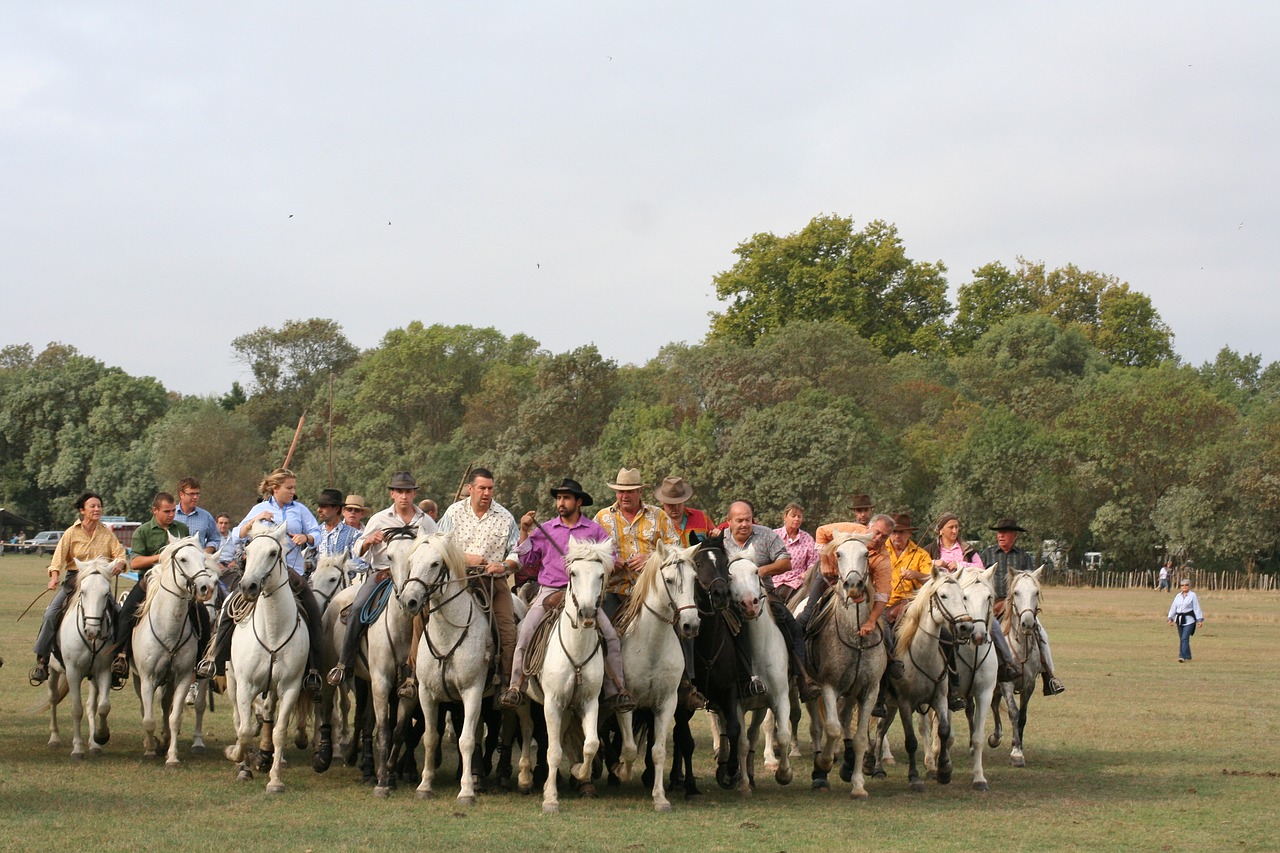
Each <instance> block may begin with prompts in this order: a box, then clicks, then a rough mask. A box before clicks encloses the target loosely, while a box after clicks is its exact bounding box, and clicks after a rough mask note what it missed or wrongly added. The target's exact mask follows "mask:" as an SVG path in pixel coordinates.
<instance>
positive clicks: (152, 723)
mask: <svg viewBox="0 0 1280 853" xmlns="http://www.w3.org/2000/svg"><path fill="white" fill-rule="evenodd" d="M140 682H141V683H140V687H139V694H138V696H139V698H140V699H141V700H142V757H143V758H155V757H156V716H155V714H156V712H155V702H156V685H155V683H154V682H153V681H152V680H151V676H150V675H143V676H142V678H141V679H140Z"/></svg>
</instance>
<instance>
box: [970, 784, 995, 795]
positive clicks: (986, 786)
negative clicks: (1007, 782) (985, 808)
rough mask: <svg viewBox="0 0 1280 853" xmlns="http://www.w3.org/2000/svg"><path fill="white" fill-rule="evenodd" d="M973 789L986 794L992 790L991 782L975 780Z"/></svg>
mask: <svg viewBox="0 0 1280 853" xmlns="http://www.w3.org/2000/svg"><path fill="white" fill-rule="evenodd" d="M973 790H975V791H982V792H983V793H984V794H985V793H986V792H987V791H990V790H991V786H990V785H989V784H987V783H986V782H974V783H973Z"/></svg>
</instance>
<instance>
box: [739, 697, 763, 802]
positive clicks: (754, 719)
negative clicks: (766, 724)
mask: <svg viewBox="0 0 1280 853" xmlns="http://www.w3.org/2000/svg"><path fill="white" fill-rule="evenodd" d="M750 713H751V722H750V723H748V722H747V719H746V713H745V712H744V713H743V716H742V719H741V721H740V722H739V723H738V769H739V771H740V772H741V778H740V779H739V780H738V793H739V794H740V795H742V796H744V797H749V796H751V794H752V793H753V792H754V791H755V787H756V745H757V744H758V743H759V741H760V719H761V717H762V716H763V713H762V712H761V711H759V710H756V711H751V712H750Z"/></svg>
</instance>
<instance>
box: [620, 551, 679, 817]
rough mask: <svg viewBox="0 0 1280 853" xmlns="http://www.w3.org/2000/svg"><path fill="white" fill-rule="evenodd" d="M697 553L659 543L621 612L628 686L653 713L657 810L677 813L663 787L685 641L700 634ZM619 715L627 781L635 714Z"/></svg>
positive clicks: (633, 747)
mask: <svg viewBox="0 0 1280 853" xmlns="http://www.w3.org/2000/svg"><path fill="white" fill-rule="evenodd" d="M697 550H698V546H697V545H694V546H693V547H691V548H684V549H681V548H670V549H669V548H667V547H666V545H664V544H663V543H661V542H659V543H658V547H657V548H656V549H655V550H654V552H653V553H652V554H650V555H649V560H648V562H646V563H645V565H644V568H643V569H641V571H640V575H639V578H638V579H637V581H636V584H635V587H634V588H633V589H632V590H631V596H630V598H628V600H627V603H626V605H624V607H623V608H622V609H621V610H619V611H618V619H617V622H618V635H619V636H618V641H619V643H620V644H621V646H622V671H623V674H624V678H623V681H624V682H626V685H627V689H628V690H629V691H630V692H631V695H632V696H634V697H635V700H636V706H637V707H639V708H650V709H652V710H653V731H652V741H653V748H652V754H653V767H654V773H653V807H654V809H655V810H656V811H660V812H669V811H671V803H670V802H669V801H668V800H667V796H666V791H665V789H664V787H663V774H664V768H665V766H666V761H667V749H666V747H667V733H668V731H669V730H670V729H671V724H672V720H673V719H674V718H675V712H676V691H677V690H678V689H679V687H680V679H681V677H683V675H684V650H683V648H682V647H681V642H680V641H681V639H682V638H684V639H691V638H693V637H696V636H697V635H698V624H699V619H698V603H697V601H696V600H695V599H694V585H695V584H696V583H697V574H696V569H695V568H694V565H693V554H694V552H695V551H697ZM633 713H634V712H631V711H625V712H619V713H618V715H617V716H618V727H619V728H620V729H621V730H622V772H621V773H620V774H619V776H620V777H621V778H622V780H623V781H626V780H628V779H630V778H631V765H632V764H633V763H634V762H635V759H636V755H637V750H636V736H635V732H634V730H633V729H632V714H633Z"/></svg>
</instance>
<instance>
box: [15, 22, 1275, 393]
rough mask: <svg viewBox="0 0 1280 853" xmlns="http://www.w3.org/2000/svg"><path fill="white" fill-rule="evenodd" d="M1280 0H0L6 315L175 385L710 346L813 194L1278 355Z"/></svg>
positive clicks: (1205, 341)
mask: <svg viewBox="0 0 1280 853" xmlns="http://www.w3.org/2000/svg"><path fill="white" fill-rule="evenodd" d="M1278 84H1280V4H1276V3H1261V2H1260V3H1252V4H1243V3H1212V4H1210V3H1203V2H1199V3H1179V2H1158V3H1157V2H1150V3H1116V2H1104V3H1079V2H1075V3H1018V4H1011V3H1000V4H995V3H990V4H968V3H950V2H948V3H893V4H888V3H874V4H872V3H853V2H821V3H818V2H815V3H804V2H798V3H788V4H781V3H748V2H742V0H734V2H717V3H712V2H697V3H687V2H680V3H652V4H647V3H636V2H629V3H620V2H617V3H615V2H593V3H587V2H560V3H557V2H537V3H442V2H403V3H381V2H369V3H350V2H344V3H336V2H317V0H307V2H296V3H272V2H263V0H253V2H217V3H213V2H184V3H172V2H163V3H160V2H157V3H135V2H111V3H103V2H94V3H77V2H65V0H60V2H56V3H55V2H35V1H34V0H28V2H20V3H19V2H11V3H5V4H3V5H2V6H0V164H2V165H0V169H2V172H0V174H3V181H2V182H0V283H2V285H3V290H2V291H0V292H2V293H3V300H2V303H0V305H2V307H0V316H3V318H4V322H3V330H4V331H3V335H2V336H0V337H2V340H0V344H10V343H31V344H32V345H34V346H35V348H36V349H37V351H38V350H40V349H41V348H43V346H44V345H45V344H46V343H48V342H49V341H61V342H64V343H68V344H72V345H74V346H76V347H77V348H79V349H80V350H81V351H82V352H85V353H87V354H90V355H92V356H94V357H96V358H99V359H101V360H103V361H105V362H106V363H108V364H112V365H119V366H120V367H122V368H124V369H125V370H126V371H128V372H129V373H132V374H135V375H152V376H156V377H158V378H159V379H160V380H161V381H162V382H163V383H164V384H165V385H166V386H167V387H169V388H171V389H174V390H177V391H181V392H184V393H197V394H210V393H213V394H221V393H223V392H225V391H226V390H227V389H228V388H229V387H230V384H231V382H232V381H233V380H236V379H240V380H242V381H243V380H246V379H247V378H248V374H247V371H245V370H244V369H243V368H242V367H241V366H240V365H237V364H236V363H235V362H234V361H233V359H232V351H231V346H230V343H231V340H232V339H233V338H234V337H236V336H237V335H239V334H242V333H244V332H247V331H251V330H253V329H255V328H258V327H260V326H263V325H269V326H279V325H280V324H281V323H283V322H284V321H286V320H289V319H305V318H308V317H313V316H320V317H332V318H334V319H337V320H338V321H339V322H341V324H342V326H343V329H344V330H345V332H346V334H347V336H348V337H349V338H350V339H351V340H352V342H353V343H355V344H356V345H358V346H360V347H372V346H375V345H377V343H378V342H379V341H380V339H381V338H382V336H383V334H384V333H385V332H386V331H387V330H389V329H392V328H397V327H401V326H404V325H405V324H406V323H408V322H410V321H411V320H415V319H416V320H421V321H422V322H424V323H427V324H430V323H446V324H462V323H466V324H471V325H475V326H495V327H497V328H498V329H500V330H501V331H503V332H504V333H507V334H512V333H516V332H524V333H526V334H529V335H532V336H533V337H535V338H537V339H538V340H539V341H541V342H542V344H543V346H545V347H547V348H548V349H550V350H552V351H555V352H561V351H564V350H568V349H571V348H573V347H576V346H580V345H582V344H586V343H592V342H594V343H595V344H597V345H598V346H599V348H600V350H601V351H602V352H603V353H604V354H605V355H607V356H610V357H613V358H615V359H617V360H618V361H619V362H620V363H628V362H631V363H643V362H644V361H646V360H647V359H649V358H650V357H652V356H653V355H654V354H656V352H657V351H658V349H659V347H661V346H662V345H663V344H665V343H668V342H671V341H682V340H683V341H688V342H697V341H699V340H701V339H702V336H703V335H704V334H705V332H706V329H707V326H708V320H707V312H708V311H710V310H713V309H715V308H716V307H717V302H716V300H715V297H714V291H713V288H712V277H713V276H714V275H715V274H716V273H717V272H719V271H721V270H724V269H727V268H728V267H729V266H731V265H732V263H733V260H734V256H733V254H732V250H733V248H734V247H735V246H736V245H737V244H738V243H739V242H741V241H742V240H745V239H747V238H749V237H750V236H751V235H752V234H754V233H757V232H761V231H772V232H774V233H778V234H785V233H791V232H793V231H797V230H799V229H800V228H802V227H803V226H804V225H805V224H806V223H807V222H808V221H809V220H810V219H811V218H812V217H814V216H815V215H818V214H823V213H836V214H840V215H844V216H851V217H853V218H854V219H855V221H856V222H857V225H858V227H861V226H862V225H864V224H865V223H866V222H867V221H869V220H873V219H884V220H888V221H890V222H893V223H895V224H896V225H897V226H898V229H899V232H900V235H901V237H902V239H903V241H904V243H905V245H906V249H907V254H908V255H909V256H910V257H911V258H913V259H916V260H923V261H942V262H943V263H944V264H946V266H947V268H948V280H949V281H950V284H951V286H952V289H953V296H954V289H955V288H956V287H958V286H959V285H961V284H964V283H965V282H967V281H969V280H971V272H972V270H973V269H974V268H976V267H978V266H980V265H982V264H984V263H986V262H988V261H993V260H999V261H1003V262H1004V263H1006V264H1008V265H1011V266H1012V265H1013V264H1014V263H1015V261H1016V258H1017V256H1019V255H1022V256H1024V257H1027V258H1029V259H1032V260H1041V261H1044V262H1045V263H1046V264H1047V265H1049V267H1051V268H1052V267H1057V266H1063V265H1065V264H1067V263H1074V264H1076V265H1077V266H1080V267H1082V268H1084V269H1087V270H1096V271H1099V272H1103V273H1107V274H1111V275H1115V276H1117V277H1119V278H1120V279H1122V280H1124V281H1127V282H1129V283H1130V285H1131V286H1132V287H1134V288H1135V289H1137V290H1141V291H1143V292H1145V293H1147V294H1149V295H1150V296H1151V298H1152V300H1153V301H1154V303H1155V306H1156V308H1157V309H1158V310H1159V311H1160V313H1161V315H1162V316H1163V317H1164V319H1165V321H1166V322H1167V323H1169V325H1170V326H1172V328H1173V330H1174V332H1175V334H1176V340H1175V348H1176V349H1177V351H1178V353H1179V355H1180V356H1181V357H1182V358H1183V359H1184V360H1186V361H1188V362H1191V363H1192V364H1197V365H1198V364H1200V363H1202V362H1203V361H1206V360H1211V359H1212V358H1213V357H1214V355H1215V354H1216V353H1217V351H1218V350H1219V349H1220V348H1221V347H1222V346H1224V345H1230V346H1231V347H1233V348H1234V349H1236V350H1237V351H1239V352H1242V353H1244V352H1253V353H1258V354H1260V355H1261V356H1262V358H1263V363H1264V364H1265V363H1269V362H1271V361H1276V360H1280V344H1278V343H1277V336H1276V334H1275V327H1276V319H1277V311H1276V304H1277V299H1278V298H1280V297H1278V296H1277V289H1276V287H1275V282H1276V270H1277V269H1280V240H1277V239H1276V238H1277V226H1278V225H1280V221H1278V220H1280V217H1278V216H1277V201H1276V200H1277V197H1278V196H1280V180H1278V178H1280V166H1278V165H1277V164H1278V163H1280V157H1277V140H1280V120H1278V116H1280V97H1278V93H1277V89H1278V88H1280V86H1278Z"/></svg>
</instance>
